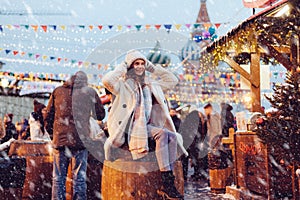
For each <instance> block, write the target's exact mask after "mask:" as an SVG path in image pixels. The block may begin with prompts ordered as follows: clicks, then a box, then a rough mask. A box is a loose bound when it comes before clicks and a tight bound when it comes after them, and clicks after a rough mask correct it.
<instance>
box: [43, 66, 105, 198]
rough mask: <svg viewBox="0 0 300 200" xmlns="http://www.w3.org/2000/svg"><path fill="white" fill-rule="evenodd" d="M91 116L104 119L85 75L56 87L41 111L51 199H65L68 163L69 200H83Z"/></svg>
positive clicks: (96, 95) (95, 95) (98, 102)
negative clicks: (48, 139)
mask: <svg viewBox="0 0 300 200" xmlns="http://www.w3.org/2000/svg"><path fill="white" fill-rule="evenodd" d="M91 113H92V115H93V116H94V117H96V119H97V120H102V119H103V118H104V116H105V110H104V107H103V105H102V103H101V101H100V98H99V96H98V94H97V92H96V91H95V90H94V89H93V88H91V87H89V86H88V85H87V75H86V74H85V73H84V72H82V71H79V72H77V73H76V74H75V75H74V76H72V77H71V79H70V80H68V81H66V82H65V83H64V84H63V85H62V86H59V87H57V88H56V89H55V90H54V91H53V93H52V95H51V97H50V99H49V102H48V105H47V107H46V109H45V110H44V119H45V127H46V130H47V131H48V133H50V134H53V140H52V145H53V183H52V199H53V200H54V199H55V200H59V199H65V198H66V186H65V183H66V177H67V171H68V166H69V164H70V162H71V160H72V177H73V199H86V197H87V196H86V188H87V185H86V170H87V156H88V151H87V148H88V145H89V144H90V142H92V141H91V140H92V139H91V138H90V137H89V129H90V128H89V119H90V117H91Z"/></svg>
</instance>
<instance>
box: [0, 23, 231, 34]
mask: <svg viewBox="0 0 300 200" xmlns="http://www.w3.org/2000/svg"><path fill="white" fill-rule="evenodd" d="M228 23H229V22H225V23H214V24H210V23H195V24H146V25H142V24H137V25H112V24H111V25H34V24H20V25H11V24H7V25H0V32H3V31H4V29H8V30H13V29H22V28H24V29H26V30H29V28H31V29H32V30H33V31H35V32H37V31H38V30H39V29H41V30H42V31H43V32H45V33H46V32H50V31H57V30H59V29H60V30H63V31H65V30H67V29H75V28H79V29H87V30H90V31H92V30H95V29H98V30H99V31H101V30H103V28H104V27H107V28H108V29H109V30H112V29H113V28H114V27H116V30H117V31H121V30H122V29H123V28H124V27H125V28H127V29H136V30H137V31H140V30H142V29H144V30H149V29H151V28H152V29H156V30H160V29H161V28H162V27H164V29H165V30H166V31H168V32H169V31H171V30H174V29H175V30H176V31H179V30H182V27H186V28H187V29H188V30H189V29H190V28H191V27H194V28H198V27H199V26H201V25H203V26H204V28H205V30H206V31H207V30H208V28H209V27H211V26H215V27H216V28H217V29H218V28H219V27H220V26H221V24H228Z"/></svg>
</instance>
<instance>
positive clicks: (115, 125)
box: [102, 63, 187, 160]
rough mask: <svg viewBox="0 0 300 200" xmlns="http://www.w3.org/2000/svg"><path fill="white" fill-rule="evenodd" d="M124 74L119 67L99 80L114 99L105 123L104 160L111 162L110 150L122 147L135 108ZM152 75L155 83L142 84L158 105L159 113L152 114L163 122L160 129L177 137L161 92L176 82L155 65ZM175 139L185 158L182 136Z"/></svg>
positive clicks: (147, 81)
mask: <svg viewBox="0 0 300 200" xmlns="http://www.w3.org/2000/svg"><path fill="white" fill-rule="evenodd" d="M126 72H127V66H126V65H125V64H123V63H122V64H120V65H118V66H117V67H116V68H115V69H114V70H113V71H111V72H108V73H107V74H106V75H105V76H104V77H103V80H102V82H103V84H104V86H105V87H106V88H107V89H108V90H110V91H111V92H112V94H113V95H115V99H114V102H113V104H112V107H111V110H110V112H109V115H108V120H107V126H108V131H109V135H110V136H109V138H108V139H107V140H106V142H105V145H104V149H105V157H106V159H107V160H110V149H111V147H120V146H121V145H122V144H124V142H125V134H124V132H125V129H126V126H127V123H128V121H129V119H130V117H131V116H132V113H133V111H134V108H135V106H136V97H135V92H134V90H135V89H136V88H134V86H133V85H132V84H130V82H129V81H128V80H125V78H124V77H125V74H126ZM153 75H154V76H156V77H157V79H155V80H154V79H151V78H149V77H147V76H146V79H145V83H146V84H148V85H149V86H150V90H151V92H152V94H153V95H154V97H155V98H156V100H157V102H158V105H159V106H156V109H159V110H158V112H155V114H156V115H158V114H160V116H158V117H159V118H160V119H163V121H164V123H163V128H166V129H168V130H170V131H171V132H174V133H176V129H175V126H174V124H173V122H172V119H171V117H170V114H169V109H168V103H167V100H166V99H165V96H164V93H163V90H165V89H168V88H172V87H174V86H175V85H176V84H177V83H178V78H177V77H176V76H175V75H174V74H173V73H172V72H170V71H168V70H166V69H164V68H162V67H161V66H158V65H157V66H154V72H153ZM156 117H157V116H156ZM156 117H155V118H156ZM154 125H155V124H154ZM158 127H161V124H160V125H158ZM176 135H177V143H178V144H179V146H180V149H181V151H182V152H183V153H184V154H186V155H187V152H186V150H185V149H184V147H183V141H182V137H181V135H180V134H178V133H177V134H176Z"/></svg>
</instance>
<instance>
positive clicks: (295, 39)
mask: <svg viewBox="0 0 300 200" xmlns="http://www.w3.org/2000/svg"><path fill="white" fill-rule="evenodd" d="M291 61H292V63H293V64H294V65H295V66H299V65H300V38H299V35H297V34H293V35H292V36H291Z"/></svg>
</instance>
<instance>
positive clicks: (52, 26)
mask: <svg viewBox="0 0 300 200" xmlns="http://www.w3.org/2000/svg"><path fill="white" fill-rule="evenodd" d="M49 27H51V28H53V30H55V31H56V27H57V26H56V25H49Z"/></svg>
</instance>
